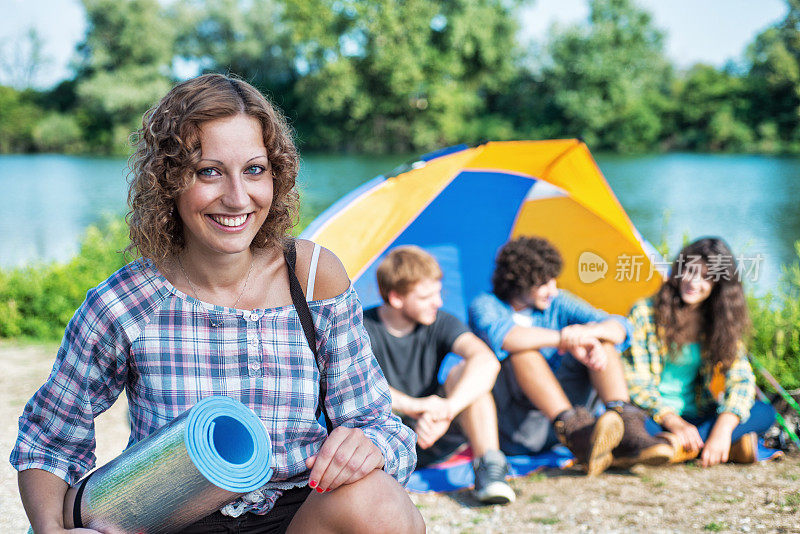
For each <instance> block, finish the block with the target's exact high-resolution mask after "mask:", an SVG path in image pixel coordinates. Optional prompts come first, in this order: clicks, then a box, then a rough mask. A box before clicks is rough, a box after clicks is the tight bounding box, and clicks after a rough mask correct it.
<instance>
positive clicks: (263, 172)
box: [177, 115, 273, 254]
mask: <svg viewBox="0 0 800 534" xmlns="http://www.w3.org/2000/svg"><path fill="white" fill-rule="evenodd" d="M200 149H201V159H200V162H198V164H197V167H196V169H195V175H194V181H193V182H192V184H191V185H190V186H189V188H188V189H187V190H186V191H184V192H183V193H181V195H180V196H179V197H178V200H177V208H178V214H179V215H180V218H181V220H182V221H183V231H184V237H185V240H186V247H187V249H188V250H195V251H201V252H206V253H223V254H235V253H238V252H242V251H245V250H248V249H249V247H250V243H251V242H252V241H253V238H254V237H255V235H256V233H257V232H258V229H259V228H261V225H262V224H263V223H264V221H265V220H266V218H267V215H268V214H269V209H270V206H271V205H272V187H273V183H272V180H273V176H272V170H271V168H270V164H269V159H268V158H267V149H266V147H265V146H264V139H263V135H262V131H261V124H260V123H259V122H258V120H256V119H255V118H253V117H250V116H248V115H234V116H232V117H225V118H222V119H216V120H213V121H208V122H205V123H203V124H201V125H200Z"/></svg>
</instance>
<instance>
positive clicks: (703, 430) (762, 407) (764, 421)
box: [645, 401, 775, 443]
mask: <svg viewBox="0 0 800 534" xmlns="http://www.w3.org/2000/svg"><path fill="white" fill-rule="evenodd" d="M684 419H686V422H687V423H691V424H693V425H694V426H696V427H697V431H698V432H699V433H700V437H701V438H702V439H703V441H705V440H707V439H708V436H709V434H711V429H712V428H713V427H714V423H716V422H717V414H710V415H705V416H700V417H684ZM774 422H775V409H774V408H773V407H772V406H770V405H769V404H767V403H765V402H760V401H756V402H755V404H753V408H752V409H751V410H750V417H749V418H748V419H747V420H746V421H740V422H739V424H738V425H737V426H736V428H735V429H734V430H733V434H732V435H731V443H736V442H737V441H738V440H739V438H741V437H742V436H744V435H745V434H747V433H748V432H755V433H756V434H758V435H759V436H763V435H764V432H766V431H767V429H768V428H769V427H771V426H772V423H774ZM645 427H646V428H647V431H648V432H649V433H650V434H652V435H656V434H658V433H659V432H663V431H664V430H665V429H664V428H663V427H662V426H661V425H659V424H658V423H656V422H655V421H653V420H652V419H648V420H647V421H646V422H645Z"/></svg>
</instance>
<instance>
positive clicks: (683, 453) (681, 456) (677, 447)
mask: <svg viewBox="0 0 800 534" xmlns="http://www.w3.org/2000/svg"><path fill="white" fill-rule="evenodd" d="M659 437H663V438H664V439H666V440H667V441H669V442H670V444H671V445H672V450H673V453H672V458H670V460H669V463H671V464H682V463H684V462H688V461H691V460H694V459H695V458H697V456H698V455H699V454H700V450H699V449H698V450H696V451H687V450H686V449H684V448H683V446H682V445H681V444H680V442H679V441H678V436H676V435H675V434H673V433H672V432H662V433H660V434H659Z"/></svg>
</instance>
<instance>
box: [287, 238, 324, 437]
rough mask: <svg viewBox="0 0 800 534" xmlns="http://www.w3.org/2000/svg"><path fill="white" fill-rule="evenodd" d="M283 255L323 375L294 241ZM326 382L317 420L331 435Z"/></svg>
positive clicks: (321, 388)
mask: <svg viewBox="0 0 800 534" xmlns="http://www.w3.org/2000/svg"><path fill="white" fill-rule="evenodd" d="M283 255H284V257H285V258H286V266H287V268H288V271H289V293H291V295H292V304H294V308H295V310H297V315H298V316H299V317H300V324H301V325H302V326H303V333H304V334H305V336H306V341H307V342H308V346H309V348H310V349H311V352H313V353H314V361H315V362H316V363H317V367H318V368H319V370H320V373H322V367H321V366H320V362H319V350H318V349H317V331H316V329H315V328H314V320H313V319H312V318H311V310H310V309H309V307H308V302H306V295H305V293H303V288H302V287H300V281H299V280H298V279H297V273H296V272H295V265H296V264H297V250H296V248H295V244H294V239H289V240H288V241H287V242H286V247H285V248H284V249H283ZM326 389H327V388H326V386H325V382H324V381H322V382H320V386H319V401H318V403H317V418H319V416H320V415H324V416H325V426H326V427H327V429H328V433H329V434H330V433H331V431H332V430H333V424H332V423H331V420H330V418H329V417H328V412H326V411H325V396H326V395H325V393H326Z"/></svg>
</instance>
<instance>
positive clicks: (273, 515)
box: [179, 486, 311, 534]
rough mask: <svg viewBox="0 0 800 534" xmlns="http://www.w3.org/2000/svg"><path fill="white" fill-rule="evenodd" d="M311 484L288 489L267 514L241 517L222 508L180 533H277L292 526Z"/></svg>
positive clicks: (248, 514) (309, 491)
mask: <svg viewBox="0 0 800 534" xmlns="http://www.w3.org/2000/svg"><path fill="white" fill-rule="evenodd" d="M309 493H311V488H309V487H308V486H303V487H302V488H292V489H290V490H286V491H285V492H284V493H283V495H281V496H280V497H278V500H277V501H275V506H273V507H272V510H270V511H269V512H268V513H267V514H265V515H257V514H251V513H246V514H242V515H240V516H239V517H228V516H226V515H222V514H221V513H220V512H214V513H213V514H211V515H207V516H206V517H204V518H203V519H201V520H200V521H198V522H196V523H193V524H191V525H189V526H188V527H186V528H185V529H184V530H181V531H180V533H179V534H273V533H276V534H277V533H283V532H286V530H287V529H288V528H289V523H291V522H292V519H293V518H294V515H295V514H296V513H297V510H299V509H300V507H301V506H302V505H303V503H304V502H306V497H308V495H309Z"/></svg>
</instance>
